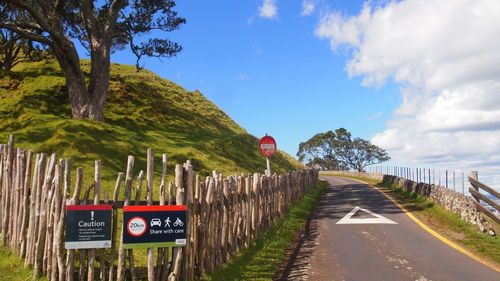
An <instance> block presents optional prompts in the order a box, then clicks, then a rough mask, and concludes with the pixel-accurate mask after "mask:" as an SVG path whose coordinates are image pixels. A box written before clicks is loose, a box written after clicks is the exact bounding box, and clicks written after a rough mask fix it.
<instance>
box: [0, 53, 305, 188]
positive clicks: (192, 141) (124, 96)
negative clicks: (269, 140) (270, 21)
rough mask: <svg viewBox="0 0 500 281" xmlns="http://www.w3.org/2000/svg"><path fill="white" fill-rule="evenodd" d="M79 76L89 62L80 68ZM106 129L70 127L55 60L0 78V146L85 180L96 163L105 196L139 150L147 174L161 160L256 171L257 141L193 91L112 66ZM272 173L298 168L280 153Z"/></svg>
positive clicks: (139, 164) (79, 123)
mask: <svg viewBox="0 0 500 281" xmlns="http://www.w3.org/2000/svg"><path fill="white" fill-rule="evenodd" d="M82 67H83V69H84V71H85V72H86V74H87V75H88V73H89V61H85V60H83V61H82ZM105 118H106V122H95V121H90V120H82V119H78V120H73V119H71V118H70V107H69V102H68V97H67V93H66V88H65V81H64V77H63V75H62V73H61V70H60V68H59V66H58V64H57V62H55V61H45V62H38V63H26V64H20V65H18V66H17V67H16V68H14V70H13V71H12V72H11V73H3V74H1V77H0V143H6V142H7V140H8V135H9V134H15V135H16V143H17V146H18V147H22V148H26V149H32V150H34V151H36V152H47V153H52V152H55V153H58V154H60V155H62V156H64V157H68V158H72V159H73V161H74V167H76V166H82V167H84V168H85V174H86V175H87V176H90V175H92V174H93V169H91V167H93V161H94V160H97V159H100V160H102V167H103V183H104V184H106V186H105V188H106V189H111V186H112V182H113V181H114V180H115V178H116V174H117V172H119V171H123V172H124V171H125V167H126V159H127V156H128V155H135V156H136V168H135V170H136V171H139V169H144V170H145V167H146V164H145V163H146V162H145V155H146V149H147V148H148V147H152V148H154V149H155V150H156V153H155V156H156V157H157V158H156V159H155V163H156V165H155V172H156V173H157V174H159V173H160V170H161V167H160V166H161V164H160V162H161V154H162V153H167V154H168V165H169V167H170V168H169V173H170V175H171V174H172V171H173V169H172V167H173V166H172V165H173V164H176V163H182V162H184V161H185V160H187V159H190V160H191V161H192V163H193V166H194V169H195V170H196V171H197V172H198V173H199V174H201V175H208V174H209V173H210V172H211V171H212V170H215V169H216V170H219V171H221V172H223V173H224V174H226V175H227V174H234V173H246V172H255V171H260V172H263V170H264V169H265V159H264V158H263V157H262V156H261V155H260V154H259V152H258V149H257V146H258V139H257V138H256V137H254V136H252V135H249V134H248V133H247V132H246V131H245V130H244V129H243V128H241V127H240V126H239V125H238V124H236V123H235V122H234V121H233V120H232V119H231V118H230V117H229V116H227V115H226V114H225V113H224V112H223V111H222V110H220V109H219V108H218V107H217V106H216V105H215V104H213V103H212V102H210V101H209V100H208V99H206V98H205V97H204V96H203V94H202V93H200V92H199V91H193V92H191V91H187V90H185V89H183V88H182V87H180V86H179V85H177V84H175V83H173V82H171V81H169V80H166V79H162V78H160V77H159V76H158V75H156V74H154V73H152V72H149V71H146V70H143V71H141V72H139V73H137V72H135V69H134V67H133V66H129V65H119V64H112V67H111V81H110V87H109V95H108V100H107V104H106V108H105ZM271 163H272V165H271V166H272V169H273V171H277V172H284V171H286V170H296V169H300V168H303V166H302V165H301V164H300V163H299V162H297V161H296V160H294V159H293V158H292V157H290V156H289V155H288V154H286V153H284V152H278V153H277V154H275V155H274V156H273V157H272V158H271Z"/></svg>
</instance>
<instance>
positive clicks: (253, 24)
mask: <svg viewBox="0 0 500 281" xmlns="http://www.w3.org/2000/svg"><path fill="white" fill-rule="evenodd" d="M261 4H262V3H261V2H260V1H178V2H177V8H176V10H177V11H178V13H179V15H180V16H182V17H184V18H186V19H187V21H188V23H187V24H186V25H184V26H182V27H181V28H180V29H179V30H178V31H175V32H173V33H171V34H169V35H168V36H169V38H171V39H173V40H175V41H177V42H179V43H180V44H182V46H183V48H184V50H183V51H182V52H181V53H179V54H178V55H177V57H175V58H171V59H162V61H159V60H158V59H146V60H144V66H145V68H147V69H149V70H151V71H154V72H156V73H157V74H159V75H160V76H161V77H163V78H167V79H170V80H172V81H174V82H176V83H178V84H180V85H181V86H183V87H184V88H186V89H188V90H200V91H201V92H202V93H203V94H204V95H205V96H206V97H207V98H208V99H210V100H211V101H213V102H214V103H216V104H217V105H218V106H219V107H220V108H221V109H222V110H224V111H225V112H226V113H227V114H228V115H229V116H231V117H232V118H233V119H234V120H235V121H236V122H237V123H238V124H240V125H241V126H242V127H244V128H245V129H246V130H247V131H248V132H249V133H251V134H252V135H255V136H257V137H262V136H264V134H265V133H268V134H269V135H272V136H273V137H274V138H275V139H276V141H277V143H278V147H279V148H280V149H282V150H285V151H286V152H287V153H289V154H290V155H292V156H295V154H296V152H297V149H298V145H299V143H300V142H301V141H306V140H307V139H309V138H310V137H312V136H313V135H314V134H316V133H319V132H324V131H327V130H334V129H337V128H340V127H345V128H346V129H348V130H349V131H351V132H352V133H353V135H354V136H359V137H363V138H367V139H369V138H370V137H371V136H372V135H373V134H375V133H376V132H379V131H381V130H383V129H384V122H385V121H386V120H387V118H388V116H390V114H391V112H392V111H393V110H394V109H395V107H396V106H397V105H398V100H399V98H398V94H397V92H395V91H394V89H391V88H390V87H383V88H380V89H369V88H366V87H362V86H360V82H361V79H360V78H359V77H355V78H349V77H348V74H347V73H346V72H345V70H344V68H345V61H346V58H345V54H344V53H346V52H347V50H343V51H340V52H338V53H335V52H332V50H331V49H330V47H329V43H328V41H327V40H324V39H321V38H318V37H317V36H315V35H314V31H315V26H316V25H317V21H318V16H301V9H302V5H301V2H300V1H281V3H278V4H281V5H280V6H279V11H278V14H277V16H276V18H272V19H269V18H264V17H260V16H259V7H260V6H261ZM332 4H333V6H332V9H336V10H339V11H344V12H345V13H353V14H355V13H358V12H359V10H360V9H361V8H362V5H363V1H332ZM113 61H114V62H118V63H126V64H134V61H133V58H132V57H130V56H129V55H128V54H127V53H126V52H119V53H116V54H115V55H114V56H113Z"/></svg>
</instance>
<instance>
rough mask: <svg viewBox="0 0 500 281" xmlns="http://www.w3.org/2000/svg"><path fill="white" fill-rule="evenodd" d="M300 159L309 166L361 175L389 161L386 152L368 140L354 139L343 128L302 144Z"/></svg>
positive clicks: (298, 153)
mask: <svg viewBox="0 0 500 281" xmlns="http://www.w3.org/2000/svg"><path fill="white" fill-rule="evenodd" d="M297 156H298V157H299V160H300V161H302V162H305V163H306V165H308V166H319V167H320V168H321V169H323V170H347V169H349V168H351V169H354V170H356V171H358V172H362V171H363V170H364V168H365V167H366V166H368V165H373V164H378V163H381V162H384V161H387V160H389V159H390V157H389V156H388V155H387V152H385V150H383V149H382V148H380V147H378V146H376V145H374V144H371V143H370V142H369V141H367V140H364V139H361V138H354V139H352V137H351V133H349V132H348V131H347V130H346V129H344V128H340V129H337V130H335V132H333V131H328V132H325V133H319V134H316V135H314V136H313V137H312V138H310V139H309V140H307V141H306V142H301V143H300V145H299V151H298V152H297Z"/></svg>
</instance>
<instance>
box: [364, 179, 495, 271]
mask: <svg viewBox="0 0 500 281" xmlns="http://www.w3.org/2000/svg"><path fill="white" fill-rule="evenodd" d="M360 182H363V183H365V184H367V185H369V186H371V187H373V188H374V189H375V190H377V191H378V192H380V193H382V194H383V195H384V196H385V197H386V198H387V199H389V200H391V202H392V203H394V204H395V205H396V206H398V207H399V208H400V209H401V210H402V211H403V212H404V213H405V214H406V215H407V216H408V217H409V218H410V219H412V220H413V221H414V222H416V223H417V224H418V225H419V226H420V227H421V228H423V229H424V230H425V231H427V232H429V233H430V234H432V235H433V236H434V237H436V238H437V239H439V240H441V241H442V242H444V243H445V244H447V245H448V246H450V247H452V248H453V249H455V250H457V251H459V252H462V253H463V254H465V255H466V256H468V257H470V258H472V259H474V260H475V261H477V262H480V263H482V264H484V265H486V266H488V267H489V268H491V269H493V270H496V271H497V272H500V267H498V266H497V265H496V264H494V263H492V262H490V261H488V260H485V259H483V258H481V257H478V256H476V255H475V254H473V253H471V252H469V251H467V250H466V249H464V248H462V247H460V246H459V245H457V244H455V243H454V242H452V241H450V240H448V239H447V238H445V237H444V236H442V235H441V234H439V233H437V232H436V231H434V230H432V229H431V228H430V227H428V226H427V225H425V224H424V223H423V222H421V221H420V220H419V219H418V218H416V217H415V216H414V215H413V214H412V213H411V212H410V211H408V210H407V209H406V208H405V207H404V206H403V205H401V204H399V203H398V202H397V201H396V200H395V199H394V198H392V196H390V195H389V194H387V193H385V192H384V191H382V190H381V189H379V188H378V187H376V186H374V185H372V184H369V183H366V182H364V181H360Z"/></svg>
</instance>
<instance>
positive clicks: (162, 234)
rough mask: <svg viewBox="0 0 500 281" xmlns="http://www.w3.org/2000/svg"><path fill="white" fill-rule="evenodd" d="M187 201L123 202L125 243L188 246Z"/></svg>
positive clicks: (142, 246) (127, 247) (140, 246)
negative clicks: (149, 203)
mask: <svg viewBox="0 0 500 281" xmlns="http://www.w3.org/2000/svg"><path fill="white" fill-rule="evenodd" d="M186 211H187V207H186V205H168V206H124V207H123V247H124V248H125V249H131V248H158V247H179V246H186V225H187V221H186V218H187V216H186Z"/></svg>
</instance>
